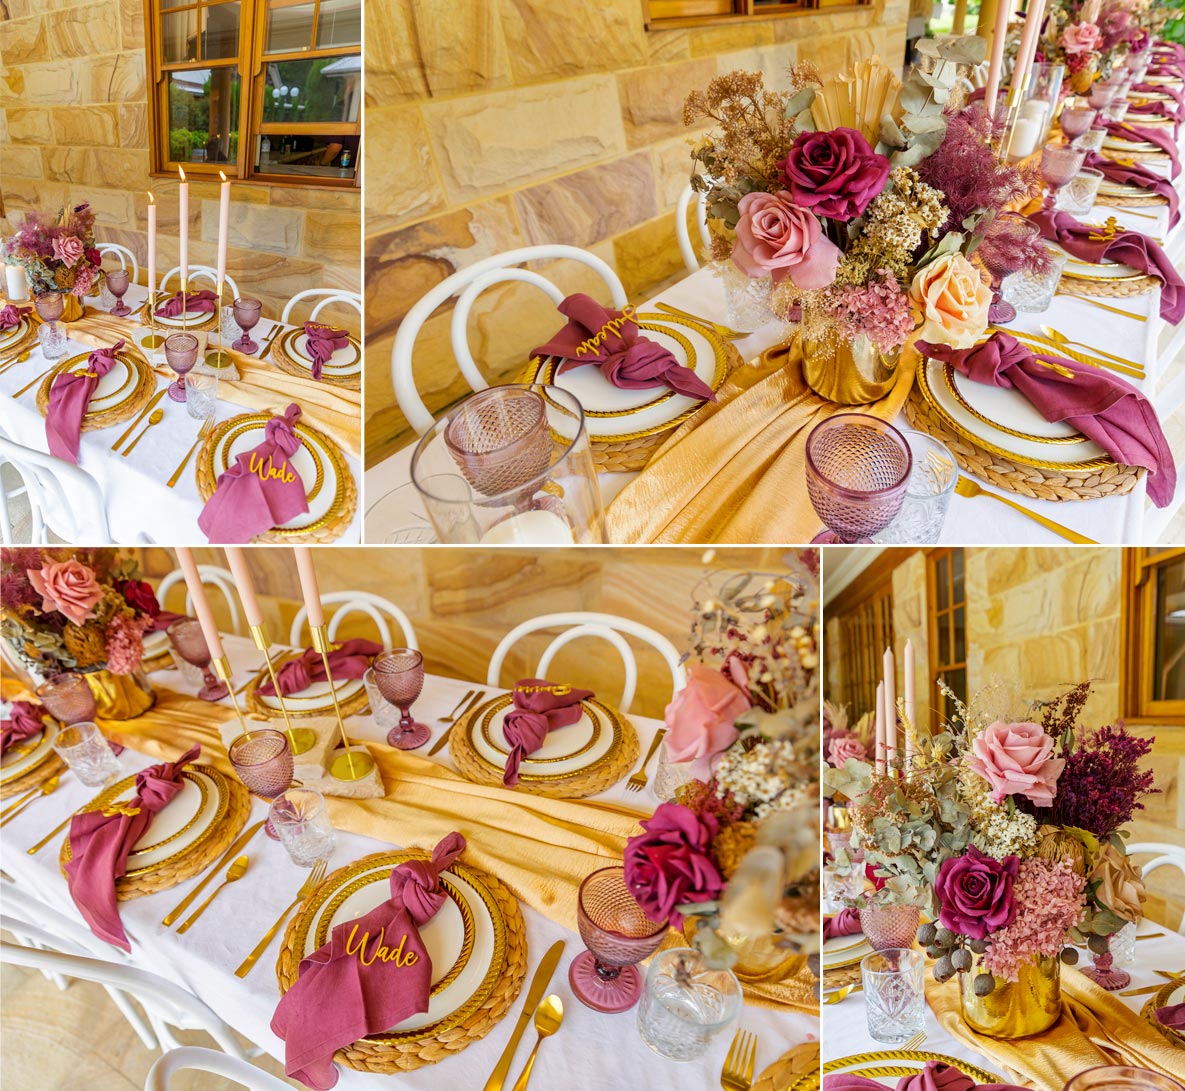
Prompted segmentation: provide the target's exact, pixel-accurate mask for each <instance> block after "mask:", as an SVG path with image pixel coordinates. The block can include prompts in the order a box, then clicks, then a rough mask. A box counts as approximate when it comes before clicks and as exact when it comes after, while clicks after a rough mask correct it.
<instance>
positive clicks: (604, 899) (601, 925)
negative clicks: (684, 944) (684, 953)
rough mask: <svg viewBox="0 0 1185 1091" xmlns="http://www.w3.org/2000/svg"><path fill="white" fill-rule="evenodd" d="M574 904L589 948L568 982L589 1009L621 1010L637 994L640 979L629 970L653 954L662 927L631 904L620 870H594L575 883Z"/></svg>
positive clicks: (575, 962)
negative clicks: (582, 880) (577, 884)
mask: <svg viewBox="0 0 1185 1091" xmlns="http://www.w3.org/2000/svg"><path fill="white" fill-rule="evenodd" d="M576 902H577V905H576V913H577V917H576V920H577V924H578V925H579V927H580V938H581V939H582V940H584V945H585V947H587V948H588V950H586V951H581V952H580V954H578V955H577V956H576V957H575V958H574V959H573V960H572V965H571V967H570V968H569V970H568V984H569V985H571V986H572V991H573V992H574V993H575V994H576V998H577V999H578V1000H579V1001H580V1002H581V1003H582V1004H584V1005H585V1006H586V1007H589V1008H592V1009H593V1010H594V1011H603V1012H618V1011H626V1010H628V1009H629V1008H632V1007H633V1006H634V1005H635V1004H636V1003H637V1002H638V997H639V996H641V994H642V977H641V975H640V974H639V973H638V971H637V970H636V969H635V968H634V967H635V965H636V964H637V963H639V962H641V961H642V959H644V958H649V957H650V956H651V955H652V954H654V952H655V951H657V950H658V948H659V947H660V946H661V944H662V940H663V936H664V935H666V931H667V925H666V923H665V922H662V923H659V922H657V921H652V920H651V919H650V918H649V917H648V916H646V914H645V912H644V911H643V909H642V907H641V906H640V905H638V903H637V901H635V900H634V896H633V895H632V894H631V893H630V891H629V887H627V886H626V884H625V868H621V867H607V868H602V869H601V870H600V871H594V872H593V873H592V874H591V875H590V876H588V878H586V879H585V880H584V882H582V883H581V884H580V891H579V893H578V894H577V896H576Z"/></svg>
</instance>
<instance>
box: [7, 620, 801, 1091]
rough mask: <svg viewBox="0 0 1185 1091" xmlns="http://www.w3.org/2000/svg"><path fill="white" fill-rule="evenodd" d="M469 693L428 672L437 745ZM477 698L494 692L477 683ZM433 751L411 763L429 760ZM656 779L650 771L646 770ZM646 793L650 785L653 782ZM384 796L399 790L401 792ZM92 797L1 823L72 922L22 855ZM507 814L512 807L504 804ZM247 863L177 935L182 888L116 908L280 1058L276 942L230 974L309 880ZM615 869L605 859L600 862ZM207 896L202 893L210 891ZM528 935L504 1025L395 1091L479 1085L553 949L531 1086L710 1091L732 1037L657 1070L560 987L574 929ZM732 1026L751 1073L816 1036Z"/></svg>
mask: <svg viewBox="0 0 1185 1091" xmlns="http://www.w3.org/2000/svg"><path fill="white" fill-rule="evenodd" d="M226 650H227V654H228V655H229V656H230V658H231V662H232V665H234V667H235V668H236V685H237V684H240V683H241V682H243V681H245V680H246V679H247V678H248V677H249V676H250V668H252V667H255V666H258V665H260V664H261V662H262V659H261V656H260V653H259V652H258V651H256V650H255V648H254V646H253V645H251V644H250V642H249V641H247V640H243V639H236V638H231V639H228V640H227V641H226ZM151 678H152V681H153V682H154V683H156V684H159V685H161V686H168V687H171V688H175V689H182V690H183V689H184V688H185V687H184V684H183V682H182V680H181V677H180V675H179V674H178V673H177V672H176V671H171V670H170V671H161V672H158V673H156V674H154V675H152V676H151ZM474 688H478V687H476V686H475V685H474V683H470V682H461V681H457V680H456V679H451V678H440V677H435V676H429V677H428V678H426V679H425V684H424V690H423V694H422V695H421V697H420V699H419V700H418V701H417V702H416V704H415V714H416V717H417V718H418V719H419V720H422V721H423V722H424V723H427V724H429V725H431V726H432V728H433V739H434V740H435V739H436V738H439V735H440V733H441V732H442V731H444V730H446V728H445V726H444V725H442V724H439V723H437V717H440V716H447V715H448V714H449V712H450V711H451V710H452V709H453V708H454V707H455V706H456V704H457V702H458V701H459V700H460V698H461V697H462V696H463V695H464V694H465V692H466V691H467V690H470V689H474ZM480 688H481V689H482V690H483V691H484V692H486V693H487V694H492V692H493V691H491V690H489V689H488V688H487V687H484V686H483V687H480ZM630 719H631V722H632V723H633V725H634V727H635V729H636V730H637V732H638V736H639V742H640V743H641V746H642V752H643V753H645V751H646V749H647V748H648V747H649V744H650V741H651V739H652V738H653V735H654V732H655V730H657V728H658V727H660V726H661V725H660V724H659V723H658V722H657V721H654V720H648V719H643V718H641V717H637V716H632V717H631V718H630ZM348 728H349V730H350V734H351V736H352V737H353V738H354V739H366V740H371V741H374V740H378V739H380V738H381V737H382V735H383V733H382V732H381V731H379V729H378V727H377V726H376V725H375V724H374V723H373V721H372V720H371V719H370V717H368V716H367V717H358V716H355V717H351V718H350V720H349V723H348ZM237 733H238V729H237V726H236V725H235V724H234V723H233V722H232V723H231V724H228V725H227V726H226V727H225V729H224V731H223V734H224V736H229V735H234V734H237ZM430 746H431V744H430V743H429V744H427V745H426V746H425V747H424V748H423V749H421V750H420V751H419V753H421V754H423V755H426V754H427V750H428V749H429V748H430ZM432 760H436V761H440V762H441V763H442V764H446V765H450V767H451V763H450V761H449V758H448V748H447V747H446V748H445V749H443V750H441V751H440V752H439V753H438V754H436V755H434V757H433V759H432ZM120 762H121V764H122V766H123V769H124V770H125V773H126V774H130V773H132V772H134V771H136V770H139V769H142V768H144V767H145V766H147V765H150V764H152V762H151V760H150V759H148V758H146V757H145V756H144V755H142V754H139V753H136V752H135V751H133V750H131V749H129V750H125V751H124V753H123V754H122V756H121V758H120ZM651 771H652V772H653V763H652V765H651ZM651 783H653V777H652V778H651ZM387 787H388V790H389V791H391V790H394V791H396V792H397V791H398V786H397V785H394V786H393V785H388V786H387ZM94 794H95V791H94V790H93V789H88V788H84V787H83V786H82V785H80V784H79V783H78V781H77V779H76V778H74V777H72V776H66V777H64V778H63V780H62V784H61V786H60V787H59V788H58V790H57V791H56V792H55V793H53V795H51V796H49V797H47V798H46V799H44V800H40V801H38V802H37V803H36V804H34V805H33V806H31V807H29V808H28V809H27V810H26V811H25V812H24V813H23V814H21V815H19V816H18V817H16V818H15V819H13V820H12V821H11V822H10V823H8V824H7V825H6V826H5V827H4V835H3V841H2V843H0V868H3V870H4V871H5V872H6V873H7V874H9V875H11V876H12V877H13V878H14V879H15V880H16V881H17V882H18V883H19V884H21V885H22V886H23V887H25V888H26V889H28V890H29V892H30V893H32V894H34V895H36V896H37V897H39V898H40V899H41V900H42V901H43V902H45V903H47V904H49V905H50V906H52V907H53V908H54V909H56V910H58V911H59V912H62V913H64V914H66V915H67V916H69V917H70V918H71V919H72V920H81V918H80V916H79V914H78V911H77V910H76V909H75V907H74V904H73V903H72V902H71V901H70V898H69V894H68V892H67V889H66V884H65V881H64V880H63V879H62V876H61V874H60V872H59V871H58V867H57V849H58V845H59V842H58V841H55V842H53V843H51V844H50V845H49V846H47V847H46V848H44V849H42V851H41V852H40V853H38V855H37V856H35V857H30V856H29V855H28V854H27V853H26V852H25V851H24V850H25V849H26V848H27V847H28V846H29V845H32V844H33V843H34V842H36V841H37V840H39V839H40V838H41V837H42V836H43V835H44V834H45V833H46V832H47V831H48V830H50V829H52V828H53V827H54V826H55V825H57V824H58V823H59V822H61V821H62V819H63V818H65V817H66V815H67V814H69V813H70V811H71V810H73V809H76V808H78V807H80V806H81V805H82V804H84V803H86V802H87V801H88V800H89V799H91V798H92V797H93V796H94ZM596 798H597V799H604V800H613V801H615V802H622V803H626V804H628V805H629V806H632V807H635V808H637V809H638V810H639V812H644V813H649V812H650V811H652V810H653V809H654V808H655V807H656V806H657V804H658V800H657V798H656V797H655V796H654V795H653V793H652V792H651V791H650V790H649V788H648V789H647V790H646V791H644V792H642V793H637V794H631V793H628V792H626V791H625V788H624V781H622V782H621V783H619V784H618V785H616V786H615V787H613V788H612V789H610V790H608V791H606V792H604V793H602V794H601V795H599V796H597V797H596ZM509 805H511V806H513V803H512V802H511V803H510V804H509ZM264 814H265V808H264V806H263V804H262V803H261V802H260V801H259V800H252V814H251V818H250V819H249V820H248V821H249V822H251V821H256V820H258V819H260V818H262V817H264ZM457 827H458V829H459V830H460V831H461V832H462V833H463V832H464V831H465V821H464V816H463V815H458V821H457ZM407 843H408V844H409V845H414V846H416V847H419V848H430V847H431V846H430V845H427V844H425V843H424V842H423V841H422V840H420V839H418V838H417V837H416V835H415V831H414V830H409V831H408V838H407ZM388 848H390V846H389V845H388V844H386V843H385V842H381V841H378V840H375V839H373V838H370V837H363V836H359V835H358V834H353V833H343V832H341V831H338V834H337V847H336V849H335V851H334V853H333V856H332V857H331V858H330V861H329V863H330V868H331V870H332V869H333V868H337V867H341V866H343V865H345V864H347V863H349V862H350V861H353V860H357V859H359V858H360V857H362V856H365V855H366V854H367V853H371V852H379V851H383V850H384V849H388ZM245 851H246V853H247V855H248V856H249V857H250V860H251V863H250V867H249V870H248V871H247V874H246V875H245V876H244V878H243V879H242V880H241V881H239V882H238V883H235V884H233V885H231V886H229V887H227V888H226V889H225V890H224V891H223V892H222V893H221V894H219V895H218V897H217V898H216V899H215V900H214V902H213V903H212V904H211V906H210V908H209V909H207V910H206V912H205V913H204V914H203V915H202V917H201V919H200V920H199V921H198V923H197V924H195V925H194V926H193V927H192V928H191V929H190V930H189V931H188V932H186V933H185V934H184V935H178V934H177V931H176V928H175V927H174V928H164V927H163V926H162V925H161V923H160V921H161V918H163V917H164V916H165V914H166V913H168V911H169V910H170V909H172V907H173V906H174V905H175V904H176V903H177V902H178V901H180V899H181V898H182V896H183V895H184V894H185V893H186V891H187V890H188V889H189V886H190V885H191V884H190V883H185V884H182V885H181V886H178V887H175V888H173V889H172V890H167V891H164V892H162V893H159V894H153V895H150V896H149V897H145V898H137V899H135V900H132V901H128V902H122V903H121V904H120V914H121V917H122V920H123V923H124V927H125V929H126V931H127V934H128V937H129V939H130V940H131V944H132V958H133V960H134V962H135V963H136V965H138V966H141V967H142V968H144V969H146V970H150V971H152V972H153V973H158V974H160V973H164V974H166V975H167V976H168V977H169V978H170V979H172V980H173V981H175V982H177V983H178V984H180V985H182V986H183V987H185V988H186V989H188V990H189V991H190V992H192V993H193V994H194V995H195V996H197V997H198V998H199V999H201V1000H203V1001H204V1002H205V1003H206V1004H208V1005H209V1006H210V1007H211V1008H212V1009H213V1010H214V1011H215V1012H217V1013H218V1015H219V1016H220V1017H221V1018H222V1019H223V1020H225V1021H226V1022H227V1023H228V1024H230V1025H231V1026H232V1027H234V1029H235V1030H237V1031H238V1032H239V1033H241V1034H242V1035H244V1036H245V1037H246V1038H248V1039H250V1040H251V1041H252V1042H255V1043H256V1044H258V1045H259V1046H261V1047H262V1048H263V1049H264V1050H266V1051H267V1052H268V1053H269V1054H271V1055H272V1056H273V1057H277V1058H280V1059H282V1058H283V1055H284V1043H283V1042H282V1041H280V1040H279V1039H278V1038H276V1037H275V1035H273V1034H272V1032H271V1030H270V1027H269V1024H270V1021H271V1016H272V1012H273V1011H274V1009H275V1006H276V1004H277V1002H278V1001H279V995H280V994H279V990H278V988H277V986H276V980H275V974H274V966H275V960H276V954H277V952H278V950H279V944H280V938H279V937H277V938H276V939H275V940H274V941H273V942H272V945H271V946H270V947H269V948H268V950H267V951H266V953H265V954H264V955H263V957H262V958H261V959H260V960H259V962H258V964H257V965H256V966H255V968H254V969H253V970H252V972H251V973H250V974H249V975H248V976H247V977H246V978H245V979H243V980H240V979H238V978H237V977H235V976H234V971H235V968H236V967H237V966H238V965H239V963H240V962H241V961H242V960H243V958H244V957H245V956H246V955H247V953H248V952H249V951H250V950H251V949H252V948H253V947H254V946H255V944H256V942H257V941H258V939H259V937H260V936H261V935H262V934H263V933H264V932H265V931H266V930H267V929H268V927H269V926H270V925H271V923H272V922H273V921H274V920H275V919H276V917H277V916H278V915H279V914H280V913H281V912H282V911H283V909H284V907H285V906H286V905H287V904H288V903H289V902H290V901H291V900H292V899H293V898H294V897H295V894H296V891H297V889H298V888H299V887H300V884H301V882H302V881H303V879H304V876H305V874H306V873H305V871H304V870H303V869H301V868H298V867H296V866H295V865H294V864H292V863H291V862H290V861H289V860H288V857H287V856H286V854H285V853H284V850H283V848H282V847H281V846H280V845H279V844H277V843H274V842H271V841H269V840H268V839H267V838H265V837H264V836H262V834H257V835H256V836H255V837H254V838H253V839H252V841H251V843H250V844H249V845H248V847H247V849H246V850H245ZM611 862H612V861H608V860H607V861H606V866H608V864H609V863H611ZM211 889H213V887H212V885H211V886H210V887H207V892H208V891H209V890H211ZM523 915H524V917H525V919H526V925H527V944H528V967H527V977H526V980H525V982H524V985H523V992H522V994H520V996H519V998H518V1000H517V1001H516V1003H515V1005H514V1007H513V1009H512V1011H511V1013H510V1015H508V1016H507V1018H506V1019H504V1020H503V1021H502V1023H500V1024H499V1025H498V1026H497V1027H495V1028H494V1030H493V1031H491V1032H490V1034H489V1035H488V1036H487V1037H486V1038H484V1039H483V1040H482V1041H480V1042H477V1043H476V1044H474V1045H472V1046H470V1047H469V1048H468V1049H466V1050H464V1051H463V1052H461V1053H459V1054H457V1055H456V1056H455V1057H453V1058H450V1059H448V1060H446V1061H443V1062H442V1063H440V1064H438V1065H432V1066H430V1067H428V1068H423V1069H420V1070H418V1071H416V1072H412V1073H406V1074H403V1075H401V1076H400V1077H398V1082H399V1086H402V1087H408V1088H423V1089H433V1091H435V1089H438V1088H441V1087H444V1086H446V1084H447V1085H449V1086H455V1087H457V1088H461V1087H465V1088H469V1089H477V1088H480V1087H481V1086H482V1085H483V1084H484V1083H485V1081H486V1078H487V1077H488V1076H489V1074H490V1072H491V1071H492V1069H493V1067H494V1065H495V1064H496V1063H497V1060H498V1058H499V1056H501V1053H502V1050H503V1049H504V1048H505V1045H506V1042H507V1039H508V1038H509V1035H510V1031H511V1029H512V1027H513V1026H514V1021H515V1019H516V1018H517V1016H518V1013H519V1011H520V1009H521V1007H522V1005H523V1002H524V999H525V993H526V990H527V988H529V986H530V980H531V975H532V974H533V973H534V971H535V967H536V966H537V965H538V963H539V960H540V959H541V958H542V956H543V954H544V952H546V951H547V950H548V948H549V947H551V945H552V944H553V943H555V942H556V941H557V940H561V939H562V940H564V941H566V943H567V947H566V948H565V951H564V956H563V958H562V959H561V961H560V964H559V967H558V969H557V970H556V972H555V974H554V975H553V977H552V979H551V985H550V986H549V988H548V992H549V993H557V994H559V996H560V997H561V998H562V999H563V1002H564V1023H563V1027H562V1029H561V1030H560V1032H559V1033H558V1034H557V1035H556V1036H555V1037H553V1038H552V1039H551V1040H550V1041H548V1042H545V1043H544V1045H543V1047H542V1049H541V1050H540V1052H539V1058H538V1060H537V1061H536V1063H535V1072H534V1075H533V1076H532V1078H531V1086H532V1087H533V1088H536V1089H538V1091H557V1089H559V1088H563V1087H567V1086H569V1085H570V1083H571V1080H572V1077H573V1075H575V1074H577V1073H579V1082H580V1087H581V1089H582V1091H620V1089H621V1088H622V1087H623V1086H626V1085H628V1086H631V1087H637V1088H647V1089H649V1091H685V1089H687V1088H691V1087H695V1088H699V1087H714V1086H716V1084H717V1080H718V1074H719V1071H720V1068H721V1066H722V1064H723V1061H724V1056H725V1054H726V1053H727V1051H728V1045H729V1042H730V1041H731V1039H732V1031H731V1029H730V1030H728V1031H727V1032H725V1033H723V1034H721V1036H720V1037H719V1038H718V1039H717V1040H716V1041H715V1042H714V1043H713V1045H712V1048H711V1049H710V1051H709V1052H708V1054H707V1056H706V1057H704V1058H703V1059H702V1060H700V1061H697V1062H692V1063H686V1064H679V1063H675V1062H672V1061H668V1060H665V1059H664V1058H662V1057H659V1056H658V1055H657V1054H655V1053H653V1052H651V1051H650V1050H649V1049H648V1048H647V1047H646V1045H645V1043H643V1041H642V1040H641V1038H640V1037H639V1036H638V1033H637V1030H636V1025H635V1017H636V1011H630V1012H626V1013H623V1014H620V1015H603V1014H600V1013H598V1012H594V1011H592V1010H591V1009H589V1008H586V1007H584V1005H583V1004H581V1003H580V1001H579V1000H577V999H576V998H575V997H574V996H573V995H572V991H571V989H570V988H569V987H568V977H567V975H568V966H569V965H570V963H571V961H572V959H573V958H574V957H575V956H576V955H577V954H579V953H580V951H581V950H582V949H583V945H582V944H581V942H580V937H579V935H578V934H577V932H576V929H575V922H574V921H573V927H571V928H564V927H562V926H561V925H558V924H555V923H554V922H552V921H551V920H549V919H548V918H546V917H544V916H543V915H542V914H540V913H537V912H535V911H534V910H533V909H530V908H529V907H526V906H524V907H523ZM739 1025H740V1026H742V1027H744V1028H745V1029H747V1030H751V1031H754V1032H756V1033H757V1035H758V1038H759V1041H760V1045H759V1048H758V1052H757V1064H758V1067H759V1068H760V1067H761V1066H763V1065H767V1064H770V1063H772V1062H773V1061H774V1060H776V1059H777V1057H779V1056H780V1055H781V1054H782V1053H783V1052H785V1051H786V1050H787V1049H789V1048H790V1047H791V1046H792V1045H795V1044H797V1043H799V1042H802V1041H805V1040H806V1039H807V1038H817V1037H818V1020H817V1019H815V1018H812V1017H810V1016H807V1015H803V1014H798V1013H789V1012H785V1011H775V1010H772V1009H769V1008H759V1007H753V1006H750V1005H746V1006H745V1007H744V1009H743V1010H742V1012H741V1016H740V1021H739ZM534 1039H535V1035H534V1031H533V1030H532V1029H530V1028H528V1030H527V1032H526V1033H524V1035H523V1038H522V1041H521V1043H520V1045H519V1049H518V1052H517V1054H516V1059H515V1063H514V1065H513V1066H512V1068H511V1075H510V1077H509V1079H508V1081H507V1083H506V1086H507V1088H509V1087H510V1086H511V1082H510V1081H511V1080H513V1079H515V1078H517V1076H518V1072H519V1070H520V1069H521V1067H522V1065H523V1064H524V1063H525V1061H526V1056H527V1053H528V1052H529V1051H530V1048H531V1044H532V1043H533V1042H534ZM337 1086H338V1087H339V1088H341V1089H342V1091H379V1089H380V1088H383V1087H386V1086H389V1082H388V1081H387V1080H386V1079H384V1078H382V1077H379V1076H375V1075H367V1074H362V1073H358V1072H349V1071H345V1070H343V1071H342V1077H341V1079H340V1081H339V1082H338V1085H337Z"/></svg>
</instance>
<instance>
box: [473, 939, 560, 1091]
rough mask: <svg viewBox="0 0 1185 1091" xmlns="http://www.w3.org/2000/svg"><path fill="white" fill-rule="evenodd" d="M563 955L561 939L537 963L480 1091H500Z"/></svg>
mask: <svg viewBox="0 0 1185 1091" xmlns="http://www.w3.org/2000/svg"><path fill="white" fill-rule="evenodd" d="M563 953H564V941H563V940H562V939H561V940H557V941H556V942H555V943H553V944H552V945H551V947H549V948H548V950H547V954H545V955H544V956H543V961H542V962H540V963H539V968H538V969H537V970H536V971H535V976H534V977H533V978H531V987H530V989H528V990H527V999H526V1001H525V1002H524V1003H523V1010H522V1011H521V1012H519V1016H518V1022H517V1023H515V1024H514V1030H513V1032H512V1033H511V1035H510V1041H509V1042H507V1043H506V1048H505V1049H504V1050H503V1051H502V1056H501V1057H499V1058H498V1063H497V1064H496V1065H494V1071H493V1072H491V1073H490V1078H489V1079H488V1080H486V1084H485V1087H483V1088H482V1091H502V1084H503V1082H504V1081H505V1079H506V1076H507V1074H508V1073H509V1072H510V1065H511V1062H512V1061H513V1060H514V1051H515V1050H516V1049H517V1048H518V1043H519V1040H520V1039H521V1038H522V1036H523V1031H524V1030H526V1029H527V1023H528V1022H529V1021H530V1018H531V1016H532V1015H533V1014H534V1012H535V1008H536V1007H538V1005H539V1001H540V1000H542V999H543V994H544V993H545V992H547V986H548V985H549V984H551V975H552V974H554V973H555V968H556V967H557V966H558V965H559V962H560V957H561V956H562V955H563Z"/></svg>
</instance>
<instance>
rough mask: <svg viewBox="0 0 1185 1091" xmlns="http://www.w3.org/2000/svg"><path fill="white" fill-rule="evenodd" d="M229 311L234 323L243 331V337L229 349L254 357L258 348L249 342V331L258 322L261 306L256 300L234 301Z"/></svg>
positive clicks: (252, 342) (261, 310)
mask: <svg viewBox="0 0 1185 1091" xmlns="http://www.w3.org/2000/svg"><path fill="white" fill-rule="evenodd" d="M231 309H232V310H233V311H234V316H235V322H237V323H238V326H239V329H241V330H242V331H243V336H242V337H240V338H239V339H238V340H237V341H236V342H235V343H234V344H233V345H231V346H230V347H231V348H232V349H235V350H236V351H238V352H245V353H246V354H247V355H248V356H254V355H255V353H257V352H258V351H259V346H258V345H257V344H256V343H255V342H254V341H252V340H251V331H252V330H253V329H254V328H255V326H256V325H257V324H258V322H259V316H260V314H261V313H262V312H263V304H262V303H261V302H260V301H259V300H258V299H236V300H235V301H234V306H233V307H232V308H231Z"/></svg>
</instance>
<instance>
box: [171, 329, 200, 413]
mask: <svg viewBox="0 0 1185 1091" xmlns="http://www.w3.org/2000/svg"><path fill="white" fill-rule="evenodd" d="M197 358H198V339H197V338H196V337H194V335H193V334H192V333H172V334H170V335H169V336H168V337H166V338H165V359H166V360H167V361H168V363H169V367H171V368H172V369H173V370H174V371H175V372H176V373H177V379H176V381H175V382H173V383H172V384H170V386H169V397H170V398H171V399H172V400H173V401H175V402H184V401H185V376H186V375H188V374H189V373H190V372H191V371H192V370H193V368H194V365H195V364H196V363H197Z"/></svg>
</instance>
